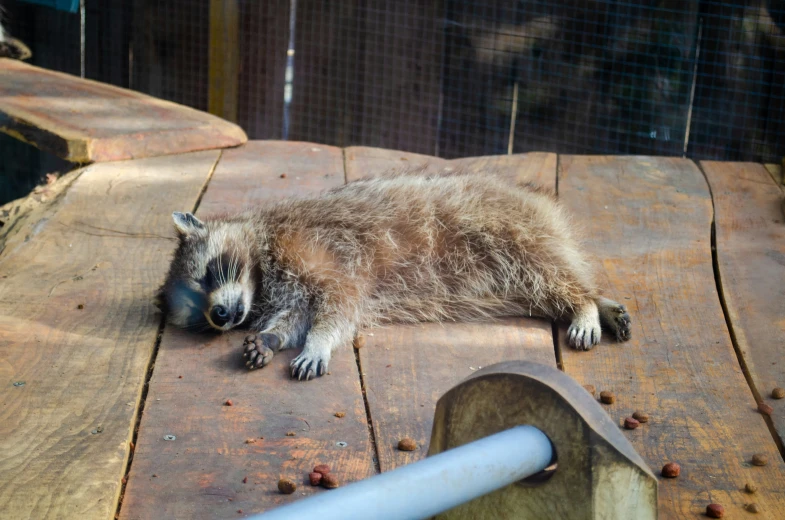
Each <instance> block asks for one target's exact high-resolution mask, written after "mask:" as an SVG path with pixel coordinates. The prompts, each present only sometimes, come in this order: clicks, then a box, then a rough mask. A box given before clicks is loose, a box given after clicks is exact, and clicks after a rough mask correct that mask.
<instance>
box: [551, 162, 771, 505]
mask: <svg viewBox="0 0 785 520" xmlns="http://www.w3.org/2000/svg"><path fill="white" fill-rule="evenodd" d="M560 166H561V168H560V174H559V197H560V199H561V200H562V201H563V202H564V203H565V204H566V205H567V207H568V208H569V209H570V210H572V212H573V213H575V214H577V215H581V216H582V217H583V218H582V222H583V226H584V228H586V231H587V236H588V237H589V238H590V240H589V241H588V243H587V247H588V249H589V251H590V252H591V253H592V254H595V255H597V256H598V257H599V258H600V260H601V266H600V267H601V268H600V277H599V281H600V283H601V285H602V286H604V287H605V288H606V289H607V290H606V294H607V295H608V296H609V297H611V298H616V299H618V300H619V301H621V302H622V303H624V304H625V305H627V307H628V308H629V311H630V314H631V315H632V320H633V333H632V340H631V341H629V342H628V343H622V344H619V343H615V342H612V341H609V340H608V339H603V341H602V343H601V344H600V345H599V346H597V347H595V348H594V350H592V351H590V352H576V351H574V350H572V349H570V348H568V347H567V346H566V344H565V342H564V328H562V329H561V330H560V346H561V353H562V357H563V362H564V370H565V371H566V372H567V374H568V375H570V376H572V377H574V378H576V379H578V380H579V381H580V382H581V383H582V384H592V385H595V386H596V387H597V389H598V390H610V391H612V392H614V393H615V394H616V403H615V404H614V405H611V406H609V407H608V408H607V410H608V413H610V414H611V416H612V417H613V418H614V419H615V420H617V421H621V420H622V419H623V418H624V417H625V416H628V415H630V414H631V413H632V412H633V411H634V410H636V409H640V410H644V411H646V412H648V413H649V415H650V417H651V419H650V420H649V422H648V423H647V424H645V425H643V426H641V427H640V428H638V429H636V430H633V431H625V433H626V435H627V436H628V438H629V439H630V440H631V442H632V444H633V445H634V446H635V449H636V450H637V451H638V453H640V454H641V456H642V457H643V458H644V460H646V462H647V463H648V464H649V465H650V466H651V468H652V470H653V471H654V472H655V473H656V474H659V471H660V468H661V467H662V466H663V465H664V464H665V463H667V462H677V463H679V464H680V465H681V476H680V477H679V478H677V479H673V480H670V479H667V480H666V479H661V481H660V488H659V506H660V518H663V519H669V518H694V517H699V516H700V515H701V514H702V513H703V512H704V511H705V507H706V505H707V504H709V503H711V502H716V503H719V504H722V505H723V506H724V507H725V510H726V514H727V516H728V517H729V518H743V517H744V515H746V514H747V513H746V512H745V511H744V509H743V507H744V504H745V503H749V502H752V501H754V502H756V503H757V504H758V505H759V506H760V508H761V514H760V517H762V518H772V519H773V518H779V517H781V512H782V511H783V510H785V494H783V493H782V489H781V487H782V486H781V483H782V482H783V481H785V480H784V479H785V464H783V461H782V459H781V458H780V455H779V453H778V451H777V447H776V445H775V443H774V442H773V440H772V438H771V435H770V434H769V431H768V429H767V426H766V423H765V422H764V420H763V418H762V417H761V415H760V414H758V413H757V411H756V405H755V400H754V398H753V396H752V393H751V392H750V389H749V387H748V386H747V383H746V381H745V379H744V375H743V374H742V371H741V368H740V367H739V364H738V361H737V358H736V354H735V352H734V350H733V345H732V344H731V339H730V335H729V333H728V329H727V327H726V324H725V319H724V316H723V312H722V308H721V305H720V300H719V297H718V294H717V291H716V286H715V280H714V272H713V269H712V255H711V234H710V232H711V218H712V207H711V197H710V195H709V189H708V186H707V185H706V182H705V180H704V179H703V177H702V175H701V173H700V171H699V170H698V169H697V167H696V166H695V165H694V164H692V163H691V162H689V161H686V160H683V159H675V158H673V159H671V158H647V157H617V158H613V157H565V156H561V157H560ZM754 453H764V454H766V455H767V456H768V459H769V465H768V466H765V467H754V466H751V464H750V458H751V456H752V454H754ZM745 482H753V483H755V484H756V485H757V486H758V487H759V489H760V491H759V492H758V493H757V494H756V495H755V496H754V497H751V496H750V495H748V494H745V493H744V491H743V487H744V484H745Z"/></svg>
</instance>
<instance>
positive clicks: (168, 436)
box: [164, 435, 177, 441]
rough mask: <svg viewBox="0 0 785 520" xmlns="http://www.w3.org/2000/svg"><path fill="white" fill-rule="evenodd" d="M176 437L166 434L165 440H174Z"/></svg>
mask: <svg viewBox="0 0 785 520" xmlns="http://www.w3.org/2000/svg"><path fill="white" fill-rule="evenodd" d="M176 438H177V437H175V436H174V435H164V440H165V441H173V440H175V439H176Z"/></svg>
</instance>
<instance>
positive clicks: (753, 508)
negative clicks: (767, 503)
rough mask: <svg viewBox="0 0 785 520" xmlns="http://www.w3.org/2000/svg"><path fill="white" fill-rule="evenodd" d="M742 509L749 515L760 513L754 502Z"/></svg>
mask: <svg viewBox="0 0 785 520" xmlns="http://www.w3.org/2000/svg"><path fill="white" fill-rule="evenodd" d="M744 509H746V510H747V511H749V512H750V513H760V507H758V504H756V503H754V502H753V503H752V504H747V505H746V506H744Z"/></svg>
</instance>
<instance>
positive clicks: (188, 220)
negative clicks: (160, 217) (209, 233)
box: [172, 211, 206, 237]
mask: <svg viewBox="0 0 785 520" xmlns="http://www.w3.org/2000/svg"><path fill="white" fill-rule="evenodd" d="M172 220H174V228H175V229H176V230H177V232H178V233H179V234H180V235H182V236H185V237H187V236H191V235H194V234H196V233H203V232H204V231H205V229H206V228H205V226H204V223H203V222H202V221H201V220H199V219H198V218H196V217H194V216H193V214H192V213H180V212H179V211H175V212H174V213H172Z"/></svg>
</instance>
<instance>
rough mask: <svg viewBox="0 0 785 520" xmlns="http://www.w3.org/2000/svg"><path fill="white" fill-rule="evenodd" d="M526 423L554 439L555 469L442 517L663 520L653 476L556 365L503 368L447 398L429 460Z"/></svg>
mask: <svg viewBox="0 0 785 520" xmlns="http://www.w3.org/2000/svg"><path fill="white" fill-rule="evenodd" d="M523 424H528V425H531V426H534V427H536V428H539V429H540V430H542V431H543V432H544V433H545V434H546V435H547V436H548V438H549V439H550V440H551V442H552V443H553V446H554V449H555V452H556V457H557V460H556V468H555V470H552V471H547V470H546V473H543V474H541V475H540V476H539V477H537V476H535V477H532V478H531V479H529V480H530V481H524V482H519V483H516V484H513V485H511V486H507V487H506V488H503V489H500V490H499V491H496V492H494V493H490V494H488V495H485V496H483V497H481V498H478V499H476V500H473V501H471V502H468V503H466V504H464V505H462V506H459V507H456V508H454V509H452V510H450V511H448V512H446V513H443V514H441V515H438V516H437V517H436V518H438V519H439V520H447V519H450V520H453V519H486V518H487V519H490V518H522V519H537V518H560V519H563V520H573V519H575V520H577V519H587V520H588V519H599V518H604V519H629V518H635V519H638V520H647V519H656V518H657V479H656V477H655V476H654V474H653V473H652V472H651V470H650V469H649V468H648V467H647V466H646V463H645V462H644V461H643V459H642V458H641V457H640V456H639V455H638V454H637V453H636V452H635V450H634V449H633V447H632V445H631V444H630V443H629V441H628V440H627V439H626V438H625V437H624V435H623V434H622V433H621V431H620V430H619V426H618V425H616V424H615V423H614V422H613V421H612V420H611V418H610V417H609V416H608V414H607V413H605V411H604V410H603V409H602V408H601V407H600V405H599V403H597V401H596V400H595V399H594V398H593V397H592V396H591V395H590V394H589V393H588V392H587V391H586V390H584V389H583V388H582V387H581V386H580V385H579V384H578V383H577V382H576V381H575V380H573V379H572V378H571V377H569V376H568V375H566V374H564V373H563V372H561V371H559V370H557V369H555V368H552V367H550V366H546V365H540V364H537V363H531V362H525V361H513V362H505V363H499V364H496V365H492V366H489V367H486V368H484V369H483V370H480V371H478V372H476V373H475V374H473V375H472V376H471V377H469V378H468V379H466V380H465V381H464V382H462V383H461V384H459V385H458V386H456V387H454V388H453V389H452V390H450V391H449V392H447V393H446V394H445V395H444V396H442V398H441V399H439V402H438V403H437V405H436V415H435V417H434V424H433V432H432V434H431V444H430V449H429V451H428V455H429V456H430V455H435V454H437V453H441V452H443V451H445V450H448V449H450V448H454V447H457V446H461V445H463V444H466V443H469V442H472V441H474V440H477V439H480V438H483V437H487V436H488V435H492V434H494V433H496V432H499V431H502V430H506V429H508V428H512V427H513V426H517V425H523ZM467 478H471V476H470V475H469V476H467Z"/></svg>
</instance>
